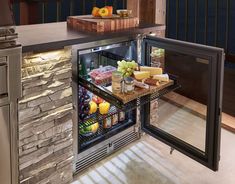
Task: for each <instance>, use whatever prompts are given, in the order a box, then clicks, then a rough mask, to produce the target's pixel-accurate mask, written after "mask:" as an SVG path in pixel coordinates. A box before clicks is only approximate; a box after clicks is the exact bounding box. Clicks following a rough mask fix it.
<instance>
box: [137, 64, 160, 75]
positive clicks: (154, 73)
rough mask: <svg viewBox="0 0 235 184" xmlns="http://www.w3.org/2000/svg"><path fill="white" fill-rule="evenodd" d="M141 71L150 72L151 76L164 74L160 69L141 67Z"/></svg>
mask: <svg viewBox="0 0 235 184" xmlns="http://www.w3.org/2000/svg"><path fill="white" fill-rule="evenodd" d="M140 71H141V72H143V71H148V72H150V75H151V76H152V75H161V74H162V68H158V67H149V66H140Z"/></svg>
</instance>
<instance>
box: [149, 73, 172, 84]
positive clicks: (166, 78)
mask: <svg viewBox="0 0 235 184" xmlns="http://www.w3.org/2000/svg"><path fill="white" fill-rule="evenodd" d="M153 79H157V80H159V81H163V82H168V81H169V75H168V74H162V75H153Z"/></svg>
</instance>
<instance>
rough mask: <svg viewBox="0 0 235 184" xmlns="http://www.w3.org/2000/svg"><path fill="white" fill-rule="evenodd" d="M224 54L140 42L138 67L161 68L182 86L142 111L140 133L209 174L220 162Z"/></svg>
mask: <svg viewBox="0 0 235 184" xmlns="http://www.w3.org/2000/svg"><path fill="white" fill-rule="evenodd" d="M223 56H224V53H223V50H222V49H219V48H214V47H207V46H203V45H198V44H192V43H187V42H181V41H176V40H171V39H163V38H156V37H152V36H148V37H146V38H145V39H144V41H143V52H142V61H143V62H142V64H144V65H148V66H157V67H159V66H160V67H162V68H163V71H164V73H168V74H171V75H173V76H175V77H176V78H177V82H178V84H179V85H180V86H181V87H180V88H179V89H177V90H176V91H174V92H170V93H168V94H166V95H164V96H162V97H160V98H158V99H157V100H154V101H152V102H151V103H149V104H147V105H144V106H143V107H142V108H141V111H142V113H141V114H143V116H142V129H143V130H144V131H145V132H147V133H148V134H150V135H152V136H153V137H155V138H157V139H159V140H161V141H163V142H164V143H166V144H168V145H169V146H171V147H172V148H175V149H177V150H179V151H181V152H182V153H184V154H186V155H187V156H189V157H191V158H193V159H195V160H197V161H198V162H200V163H202V164H203V165H205V166H207V167H208V168H210V169H212V170H217V169H218V162H219V148H220V121H221V101H222V81H223V64H224V61H223ZM199 89H200V90H199Z"/></svg>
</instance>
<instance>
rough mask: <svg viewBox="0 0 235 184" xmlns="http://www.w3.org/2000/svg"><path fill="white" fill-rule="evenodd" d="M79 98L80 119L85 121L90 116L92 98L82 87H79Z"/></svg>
mask: <svg viewBox="0 0 235 184" xmlns="http://www.w3.org/2000/svg"><path fill="white" fill-rule="evenodd" d="M78 98H79V99H78V107H79V108H78V110H79V118H80V120H81V121H83V120H84V119H86V118H87V117H88V116H89V110H90V105H89V102H90V96H89V95H88V92H87V90H86V89H85V88H83V87H81V86H79V92H78Z"/></svg>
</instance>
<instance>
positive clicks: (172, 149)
mask: <svg viewBox="0 0 235 184" xmlns="http://www.w3.org/2000/svg"><path fill="white" fill-rule="evenodd" d="M174 150H175V149H174V148H172V147H171V150H170V154H171V155H172V153H173V151H174Z"/></svg>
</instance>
